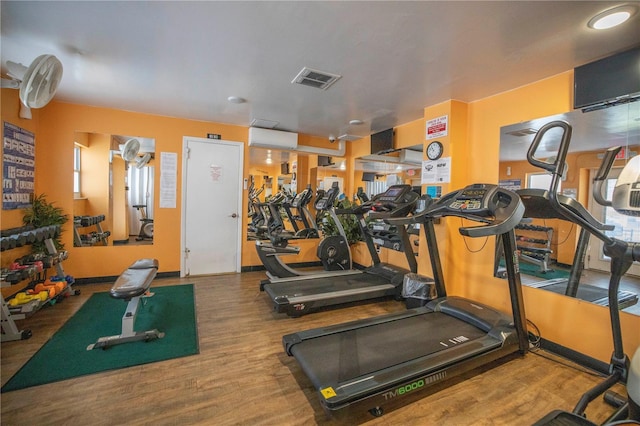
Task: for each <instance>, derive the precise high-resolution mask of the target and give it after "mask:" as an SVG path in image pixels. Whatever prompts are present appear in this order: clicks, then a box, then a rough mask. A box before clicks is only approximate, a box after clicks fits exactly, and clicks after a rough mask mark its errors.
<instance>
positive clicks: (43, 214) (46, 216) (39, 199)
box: [22, 194, 69, 253]
mask: <svg viewBox="0 0 640 426" xmlns="http://www.w3.org/2000/svg"><path fill="white" fill-rule="evenodd" d="M68 220H69V216H68V215H66V214H65V213H64V210H62V209H61V208H60V207H56V206H54V205H53V203H50V202H48V201H47V197H46V195H44V194H40V195H36V196H35V197H34V199H33V203H32V204H31V207H30V208H27V210H26V212H25V214H24V216H23V217H22V222H23V223H24V224H25V225H27V226H33V227H34V228H40V227H43V226H50V225H63V224H65V223H67V221H68ZM53 242H54V245H55V246H56V249H59V250H63V249H64V245H63V244H62V243H61V242H60V234H58V235H56V237H55V238H53ZM31 251H32V252H33V253H47V249H46V246H45V244H44V242H36V243H34V244H33V245H32V246H31Z"/></svg>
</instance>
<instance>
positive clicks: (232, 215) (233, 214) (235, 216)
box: [229, 213, 238, 219]
mask: <svg viewBox="0 0 640 426" xmlns="http://www.w3.org/2000/svg"><path fill="white" fill-rule="evenodd" d="M229 216H230V217H232V218H234V219H235V218H237V217H238V215H237V214H236V213H231V214H230V215H229Z"/></svg>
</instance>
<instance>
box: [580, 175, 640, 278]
mask: <svg viewBox="0 0 640 426" xmlns="http://www.w3.org/2000/svg"><path fill="white" fill-rule="evenodd" d="M621 170H622V168H617V167H614V168H612V169H611V172H610V173H609V176H608V178H607V182H606V183H605V184H604V185H603V195H604V198H605V200H611V197H612V194H613V188H614V187H615V184H616V180H617V179H618V175H619V174H620V171H621ZM595 173H596V170H591V182H593V178H594V177H595ZM589 206H590V209H589V212H590V213H591V214H592V215H593V217H595V218H596V219H598V220H599V221H600V222H603V223H606V224H608V225H613V226H615V228H614V230H613V231H606V234H607V235H608V236H610V237H615V238H618V239H620V240H623V241H629V242H632V241H633V242H637V241H640V218H639V217H636V216H625V215H623V214H620V213H618V212H616V211H615V210H614V209H613V207H603V206H601V205H600V204H598V203H596V202H595V200H594V199H593V194H590V196H589ZM602 249H603V244H602V241H600V240H599V239H597V238H595V237H591V238H590V239H589V256H587V262H586V266H587V268H589V269H596V270H600V271H604V272H610V271H611V259H610V258H609V257H608V256H605V255H604V253H603V252H602ZM627 274H629V275H636V276H640V265H638V263H637V262H635V263H634V264H633V265H632V266H631V268H629V271H628V272H627Z"/></svg>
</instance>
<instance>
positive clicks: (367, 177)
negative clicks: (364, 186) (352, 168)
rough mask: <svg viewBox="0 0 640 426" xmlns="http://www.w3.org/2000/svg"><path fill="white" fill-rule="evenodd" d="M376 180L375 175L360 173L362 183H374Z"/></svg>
mask: <svg viewBox="0 0 640 426" xmlns="http://www.w3.org/2000/svg"><path fill="white" fill-rule="evenodd" d="M375 180H376V174H375V173H367V172H363V173H362V181H363V182H374V181H375Z"/></svg>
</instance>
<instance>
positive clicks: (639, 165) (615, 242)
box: [527, 121, 640, 426]
mask: <svg viewBox="0 0 640 426" xmlns="http://www.w3.org/2000/svg"><path fill="white" fill-rule="evenodd" d="M553 128H561V129H562V130H563V136H562V139H561V142H560V147H559V148H558V155H557V157H556V160H555V162H554V163H547V162H544V161H542V160H539V159H537V158H536V157H535V154H536V151H537V149H538V146H539V145H540V142H541V140H542V139H543V136H544V134H545V133H546V132H547V131H548V130H550V129H553ZM571 131H572V129H571V125H569V123H567V122H564V121H554V122H551V123H547V124H545V125H544V126H542V128H540V130H538V133H537V134H536V136H535V138H534V140H533V142H532V144H531V147H530V148H529V151H528V153H527V159H528V160H529V163H531V164H532V165H534V166H537V167H540V168H542V169H545V170H547V171H549V172H551V174H552V178H551V188H550V189H549V198H550V200H551V206H552V207H553V209H554V210H556V211H557V212H559V213H561V214H562V215H565V216H567V217H570V218H571V219H572V221H574V223H577V224H578V225H580V226H582V227H585V228H587V230H588V231H589V232H590V233H591V235H594V236H595V237H597V238H598V239H600V240H601V241H602V242H603V243H604V249H603V251H604V254H605V255H607V256H609V257H610V258H611V278H610V280H609V290H608V295H609V296H608V297H609V316H610V318H611V331H612V336H613V354H612V355H611V361H610V363H609V376H607V377H606V378H605V380H604V381H603V382H601V383H599V384H597V385H596V386H594V387H593V388H591V389H590V390H588V391H587V392H585V393H584V394H583V395H582V398H580V401H579V402H578V403H577V404H576V406H575V407H574V409H573V411H572V412H571V413H569V412H565V411H561V410H556V411H553V412H551V413H549V414H548V415H547V416H545V417H543V418H542V419H540V420H539V421H537V422H536V423H535V425H534V426H542V425H550V424H563V425H593V423H591V422H589V421H588V420H586V419H585V410H586V408H587V405H588V404H589V403H590V402H591V401H593V400H594V399H595V398H597V397H598V396H599V395H602V394H605V393H606V392H607V391H608V389H609V388H611V387H612V386H613V385H615V384H616V383H618V382H623V383H627V391H628V393H629V401H627V402H625V403H624V404H622V406H621V407H620V408H619V409H618V410H617V411H616V412H615V413H614V414H612V415H611V416H610V417H609V419H607V421H606V422H605V424H607V423H611V422H617V421H619V420H622V419H626V418H631V419H632V420H640V351H636V355H635V356H634V359H633V364H631V363H630V362H629V358H628V357H627V355H626V354H625V353H624V349H623V345H622V330H621V326H620V312H619V309H618V297H617V294H618V287H619V285H620V279H621V278H622V276H623V275H624V274H625V273H626V272H627V271H628V270H629V268H630V267H631V264H632V263H633V262H634V261H636V262H638V261H640V243H629V242H626V241H622V240H619V239H617V238H612V237H609V236H608V235H606V234H605V233H604V232H603V231H601V230H600V229H598V228H597V227H595V226H593V225H592V224H591V223H590V222H589V221H587V220H585V219H584V218H583V217H582V216H581V215H579V214H577V213H576V212H574V211H573V210H571V209H570V208H568V207H567V206H566V205H564V204H562V203H561V202H559V200H558V198H557V189H558V184H559V182H560V180H561V178H562V172H563V169H564V163H565V158H566V156H567V152H568V149H569V142H570V139H571ZM618 150H619V149H618ZM616 153H617V150H615V149H610V150H609V151H607V154H606V155H605V159H604V160H603V163H602V165H601V166H600V170H599V171H598V180H604V179H605V177H606V175H607V174H608V172H609V169H610V168H611V165H612V164H613V161H614V159H615V155H616ZM634 160H635V165H634V164H633V163H634ZM634 160H632V161H631V162H630V163H629V164H627V167H631V168H635V175H636V177H635V180H636V182H635V183H634V184H633V185H628V186H625V187H621V189H620V190H619V194H616V191H614V198H613V200H614V203H613V204H612V203H610V202H608V201H606V200H603V199H600V200H598V201H603V202H604V203H607V204H609V205H612V206H613V207H614V208H616V210H618V211H620V212H622V213H623V214H633V215H640V203H639V202H638V201H637V200H638V199H640V197H639V195H640V181H638V175H640V160H637V159H634ZM625 169H626V168H625ZM617 187H618V186H616V189H617ZM596 190H599V185H598V184H596ZM600 198H602V197H600ZM634 200H635V201H634ZM617 206H624V207H623V208H620V209H619V207H618V208H617Z"/></svg>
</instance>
